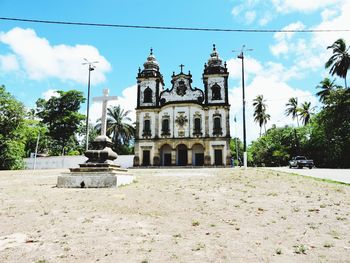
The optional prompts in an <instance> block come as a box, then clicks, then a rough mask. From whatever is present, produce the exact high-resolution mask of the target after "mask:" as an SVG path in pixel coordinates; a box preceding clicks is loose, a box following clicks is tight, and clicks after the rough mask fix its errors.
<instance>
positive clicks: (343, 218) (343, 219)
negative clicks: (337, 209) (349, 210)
mask: <svg viewBox="0 0 350 263" xmlns="http://www.w3.org/2000/svg"><path fill="white" fill-rule="evenodd" d="M336 219H337V220H339V221H345V220H346V217H341V216H337V217H336Z"/></svg>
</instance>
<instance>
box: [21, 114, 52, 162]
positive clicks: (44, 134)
mask: <svg viewBox="0 0 350 263" xmlns="http://www.w3.org/2000/svg"><path fill="white" fill-rule="evenodd" d="M48 133H49V130H48V129H47V127H46V125H44V124H43V123H41V122H40V121H38V120H35V119H28V117H27V118H26V119H25V120H24V128H23V136H24V137H25V157H30V154H31V153H34V152H35V148H36V144H37V140H38V136H39V145H38V153H44V154H47V153H48V152H49V148H50V145H51V143H52V142H51V138H50V137H49V136H48Z"/></svg>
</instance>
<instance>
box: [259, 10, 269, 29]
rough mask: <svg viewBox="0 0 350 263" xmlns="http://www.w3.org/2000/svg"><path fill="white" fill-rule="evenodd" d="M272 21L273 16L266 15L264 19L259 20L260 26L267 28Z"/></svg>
mask: <svg viewBox="0 0 350 263" xmlns="http://www.w3.org/2000/svg"><path fill="white" fill-rule="evenodd" d="M271 20H272V14H271V13H266V14H265V15H264V16H263V17H261V18H260V19H259V25H260V26H265V25H267V24H268V23H269V22H270V21H271Z"/></svg>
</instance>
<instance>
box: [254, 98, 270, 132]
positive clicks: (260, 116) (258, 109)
mask: <svg viewBox="0 0 350 263" xmlns="http://www.w3.org/2000/svg"><path fill="white" fill-rule="evenodd" d="M253 107H254V121H255V122H257V123H259V126H260V133H259V134H260V136H261V128H262V126H263V125H264V122H265V119H264V118H265V117H264V115H265V114H266V113H265V112H266V104H265V100H264V97H263V95H258V96H257V97H256V98H255V99H254V100H253ZM266 122H267V120H266Z"/></svg>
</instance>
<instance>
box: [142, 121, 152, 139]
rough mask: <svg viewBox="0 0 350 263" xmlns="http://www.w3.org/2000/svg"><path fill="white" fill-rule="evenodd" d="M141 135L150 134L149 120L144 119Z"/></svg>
mask: <svg viewBox="0 0 350 263" xmlns="http://www.w3.org/2000/svg"><path fill="white" fill-rule="evenodd" d="M142 135H143V136H151V121H150V120H144V122H143V134H142Z"/></svg>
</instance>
